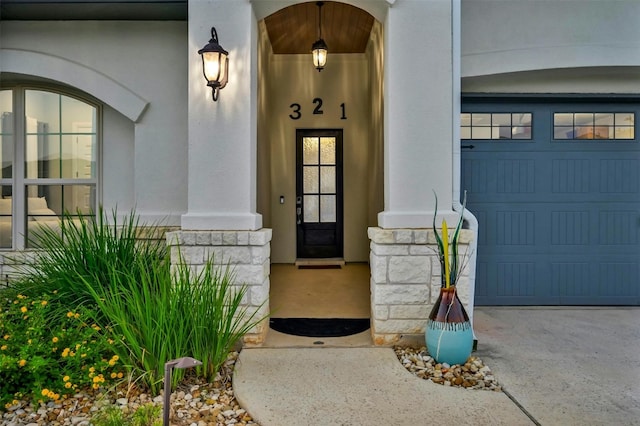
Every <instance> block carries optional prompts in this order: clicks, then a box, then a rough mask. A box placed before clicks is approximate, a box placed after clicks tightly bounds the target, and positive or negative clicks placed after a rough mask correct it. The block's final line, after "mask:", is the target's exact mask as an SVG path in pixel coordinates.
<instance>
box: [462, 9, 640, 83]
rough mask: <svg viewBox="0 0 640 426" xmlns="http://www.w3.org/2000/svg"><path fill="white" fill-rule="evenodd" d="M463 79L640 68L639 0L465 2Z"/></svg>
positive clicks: (463, 15) (463, 16)
mask: <svg viewBox="0 0 640 426" xmlns="http://www.w3.org/2000/svg"><path fill="white" fill-rule="evenodd" d="M461 15H462V26H461V28H462V29H461V32H462V76H463V77H472V76H479V75H489V74H499V73H508V72H518V71H527V70H537V69H553V68H576V67H597V66H613V65H620V66H638V65H640V26H638V21H639V20H640V2H638V1H635V0H615V1H611V0H563V1H558V0H535V1H531V0H512V1H504V0H463V1H462V10H461Z"/></svg>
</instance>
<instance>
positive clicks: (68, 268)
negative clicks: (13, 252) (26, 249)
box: [13, 208, 166, 321]
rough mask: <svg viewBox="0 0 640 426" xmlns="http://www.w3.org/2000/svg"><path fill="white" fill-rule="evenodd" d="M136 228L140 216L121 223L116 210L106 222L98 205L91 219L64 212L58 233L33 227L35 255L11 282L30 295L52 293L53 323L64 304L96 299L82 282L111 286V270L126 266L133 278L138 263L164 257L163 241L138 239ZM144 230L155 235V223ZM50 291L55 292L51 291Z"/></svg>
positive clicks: (89, 304)
mask: <svg viewBox="0 0 640 426" xmlns="http://www.w3.org/2000/svg"><path fill="white" fill-rule="evenodd" d="M140 229H141V228H140V226H139V219H138V218H137V217H136V216H135V214H133V213H131V214H129V215H126V216H124V217H123V218H122V222H120V221H119V220H118V215H117V211H116V210H113V211H112V213H111V220H108V217H107V213H106V212H105V211H104V210H103V209H102V208H100V209H99V211H98V214H97V215H96V216H95V217H94V216H93V215H83V214H82V213H80V212H78V214H77V216H71V215H69V214H64V215H63V220H62V221H61V229H60V230H59V231H58V230H55V229H53V228H49V227H41V228H38V229H37V230H35V231H34V233H33V238H31V239H30V244H31V246H32V247H33V248H35V249H36V250H37V255H35V256H33V257H30V258H28V259H27V262H26V263H25V264H24V265H23V266H22V267H21V269H20V270H19V278H18V280H17V281H16V282H15V283H14V284H13V286H14V287H15V288H16V289H17V290H18V291H19V292H20V293H21V294H24V295H27V296H30V297H39V296H40V295H42V294H51V300H52V302H56V303H53V306H55V307H59V310H57V311H52V312H51V313H52V315H53V317H52V318H51V320H53V321H55V320H57V319H60V318H64V315H65V314H66V310H67V307H71V306H73V307H75V306H79V305H86V306H87V307H89V308H91V307H93V306H95V301H94V300H93V298H92V297H91V293H90V291H89V289H88V288H87V286H86V283H89V284H90V286H91V288H101V287H109V286H110V282H109V280H110V279H111V276H110V275H109V274H110V273H111V271H113V270H127V271H128V273H129V274H132V275H134V276H135V275H136V274H137V273H138V271H137V270H136V269H135V268H136V265H138V264H144V262H146V261H149V262H156V261H158V259H164V258H165V255H166V246H165V244H164V242H163V241H160V240H143V241H141V240H140V239H139V238H138V234H139V231H140ZM145 229H146V230H147V231H148V232H150V233H155V231H156V230H157V229H158V226H157V225H155V224H151V225H145ZM136 260H141V261H142V262H139V263H138V262H136ZM16 263H17V264H19V262H16ZM79 278H85V280H81V279H79ZM52 290H56V292H55V294H53V293H52Z"/></svg>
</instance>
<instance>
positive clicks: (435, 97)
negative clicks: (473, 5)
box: [378, 0, 457, 228]
mask: <svg viewBox="0 0 640 426" xmlns="http://www.w3.org/2000/svg"><path fill="white" fill-rule="evenodd" d="M451 34H452V5H451V0H430V1H397V2H395V3H394V4H393V6H392V7H391V8H389V13H388V15H387V20H386V22H385V48H384V49H385V50H384V51H385V73H384V74H385V77H384V87H385V94H384V103H385V123H384V127H385V142H384V144H385V153H384V156H385V188H384V193H385V210H384V212H382V213H380V214H379V215H378V224H379V226H380V227H382V228H425V227H431V226H432V222H433V212H434V207H435V200H434V195H433V191H436V193H437V194H438V212H439V214H438V216H439V219H438V223H439V222H440V220H441V219H440V216H441V215H442V216H443V217H445V218H446V219H447V221H448V222H449V221H451V223H452V222H453V221H455V217H456V216H457V215H455V213H454V212H453V210H452V189H453V186H452V185H453V151H452V138H453V134H452V125H453V122H452V114H453V103H454V100H453V90H452V88H453V74H452V72H453V69H452V60H453V54H452V37H451Z"/></svg>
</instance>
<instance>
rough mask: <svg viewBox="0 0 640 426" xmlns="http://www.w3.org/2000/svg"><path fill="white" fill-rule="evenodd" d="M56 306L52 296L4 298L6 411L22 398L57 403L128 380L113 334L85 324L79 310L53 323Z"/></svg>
mask: <svg viewBox="0 0 640 426" xmlns="http://www.w3.org/2000/svg"><path fill="white" fill-rule="evenodd" d="M15 302H18V303H15ZM52 305H54V303H51V301H50V300H49V299H48V298H47V297H42V298H41V299H40V300H30V299H29V298H28V297H27V296H25V295H23V294H18V295H15V296H14V297H11V295H10V291H4V292H3V293H2V294H0V308H1V310H0V342H2V344H1V345H0V383H2V384H3V386H2V388H3V392H0V407H1V406H6V405H7V404H8V405H9V406H11V405H12V404H13V401H14V400H15V399H16V398H18V397H19V398H25V397H29V396H31V398H33V399H34V400H35V401H47V400H53V401H57V400H60V399H63V398H65V395H68V394H72V393H74V392H77V390H78V389H100V387H102V386H111V385H113V384H114V383H116V382H117V381H118V380H121V379H122V378H123V374H122V372H121V370H122V367H121V366H120V365H118V357H117V356H115V355H114V354H113V351H112V350H111V347H112V346H111V344H112V343H113V341H114V336H112V335H111V332H110V330H109V329H103V328H101V327H99V326H97V325H96V324H93V323H90V324H87V323H85V321H83V314H82V311H79V310H69V311H62V315H61V316H60V317H59V318H60V319H59V320H58V321H55V320H52V319H51V318H52V316H51V309H52ZM65 312H67V313H66V314H65ZM58 348H60V349H61V350H59V349H58ZM5 389H6V391H5Z"/></svg>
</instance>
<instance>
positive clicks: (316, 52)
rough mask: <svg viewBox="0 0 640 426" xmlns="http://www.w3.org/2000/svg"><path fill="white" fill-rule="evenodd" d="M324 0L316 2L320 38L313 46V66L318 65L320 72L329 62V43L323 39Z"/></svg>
mask: <svg viewBox="0 0 640 426" xmlns="http://www.w3.org/2000/svg"><path fill="white" fill-rule="evenodd" d="M323 4H324V2H323V1H318V2H316V6H318V34H319V37H320V38H319V39H318V40H317V41H316V42H315V43H313V46H311V52H312V53H313V66H314V67H316V69H317V70H318V72H320V71H322V69H323V68H324V66H325V65H326V63H327V43H325V42H324V40H323V39H322V5H323Z"/></svg>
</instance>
